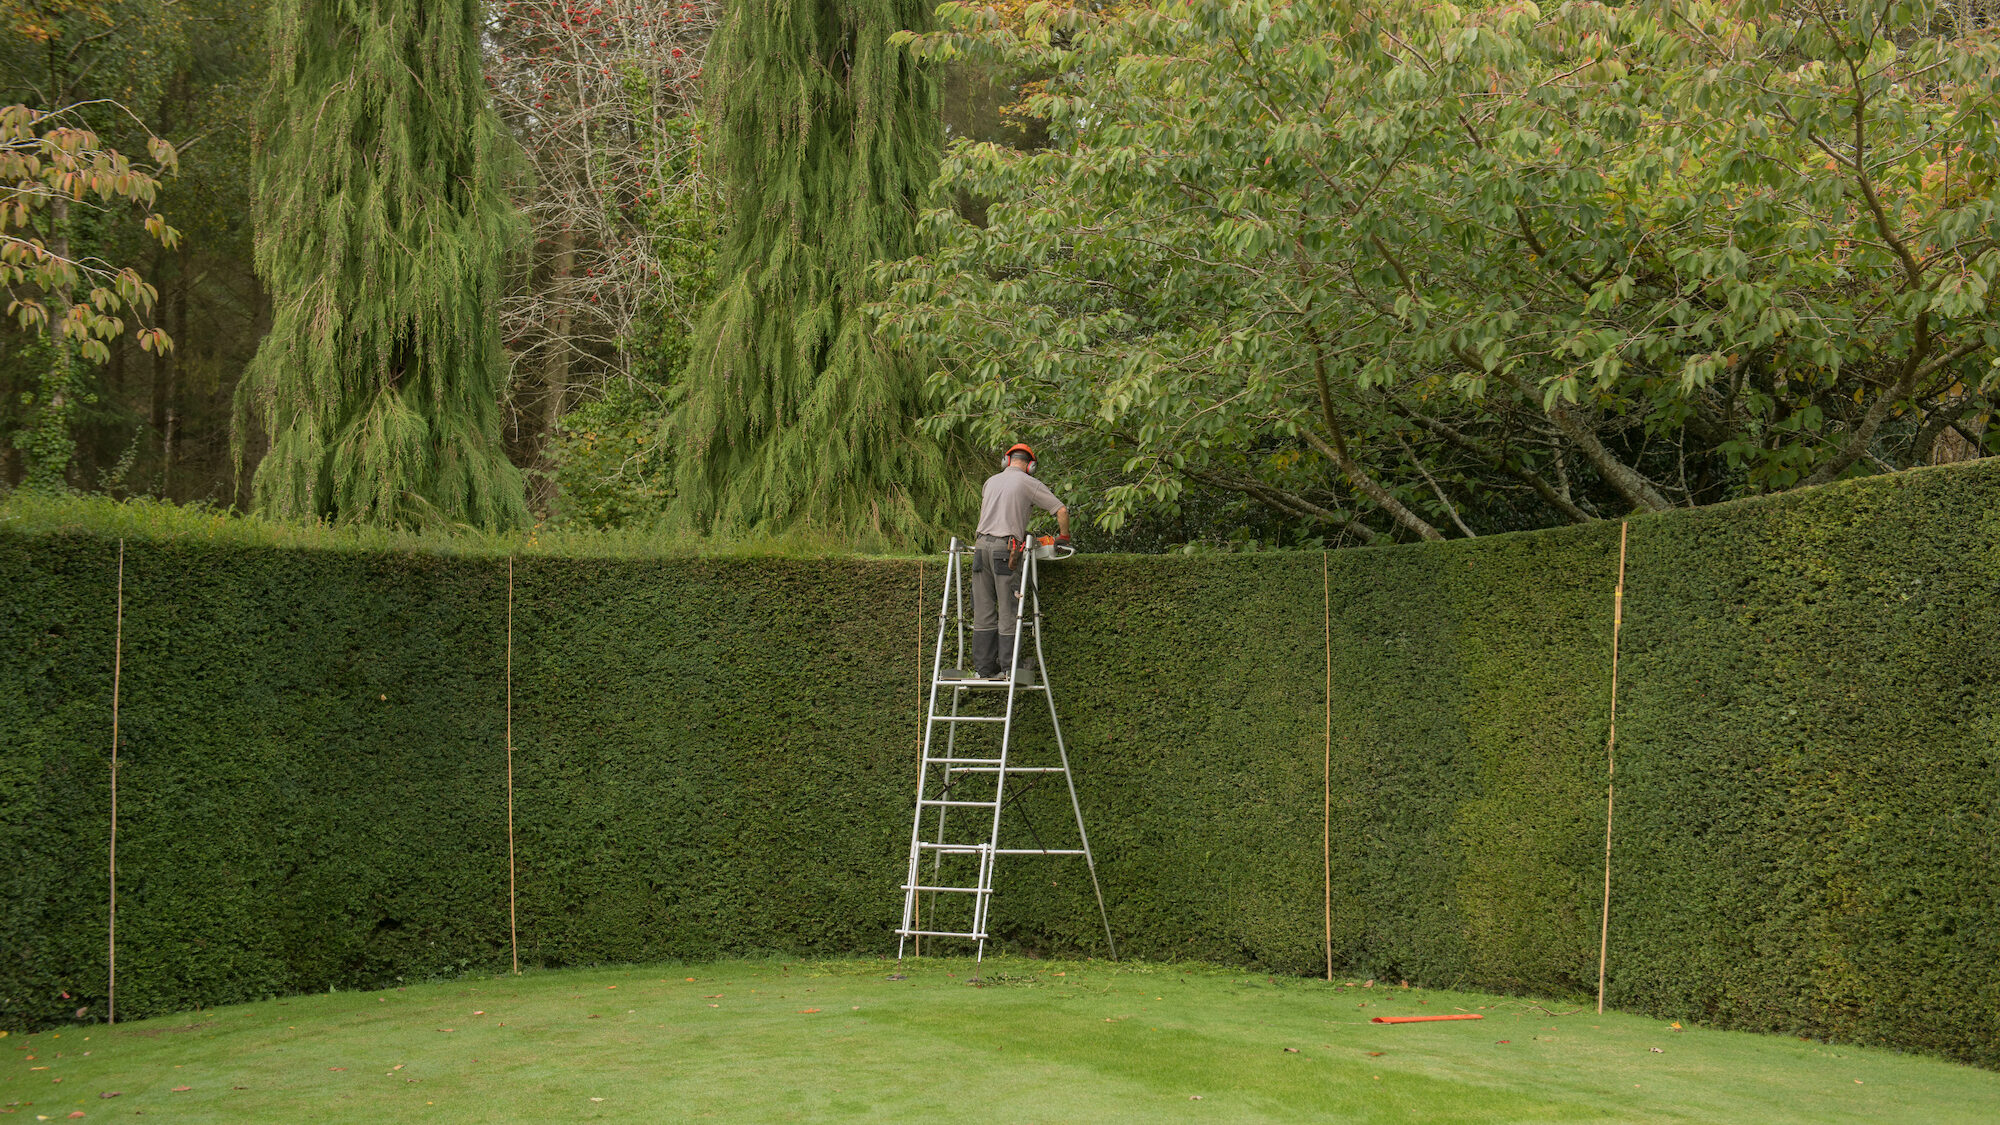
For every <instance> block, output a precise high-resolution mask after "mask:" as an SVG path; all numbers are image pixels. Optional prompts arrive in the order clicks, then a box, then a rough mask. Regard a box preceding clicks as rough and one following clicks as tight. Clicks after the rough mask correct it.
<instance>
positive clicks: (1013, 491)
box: [979, 469, 1063, 539]
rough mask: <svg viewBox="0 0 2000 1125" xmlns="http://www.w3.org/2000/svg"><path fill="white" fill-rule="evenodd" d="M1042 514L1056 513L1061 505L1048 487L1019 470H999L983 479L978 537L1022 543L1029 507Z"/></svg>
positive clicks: (1026, 531)
mask: <svg viewBox="0 0 2000 1125" xmlns="http://www.w3.org/2000/svg"><path fill="white" fill-rule="evenodd" d="M1030 505H1033V506H1034V507H1036V508H1040V509H1042V510H1043V511H1045V512H1054V511H1059V510H1060V509H1061V508H1062V507H1063V502H1062V501H1060V500H1058V499H1056V494H1055V493H1053V492H1050V491H1049V486H1048V485H1046V484H1043V483H1042V482H1041V481H1038V480H1036V479H1035V478H1034V477H1033V476H1031V475H1029V474H1028V473H1027V472H1026V471H1024V470H1021V469H1002V470H1000V471H999V472H997V473H994V474H993V475H992V476H990V477H987V478H986V487H985V488H984V489H983V490H981V492H980V495H979V534H981V535H998V536H1001V537H1002V538H1006V537H1012V538H1015V539H1024V538H1026V537H1027V534H1028V516H1029V514H1030V512H1029V506H1030Z"/></svg>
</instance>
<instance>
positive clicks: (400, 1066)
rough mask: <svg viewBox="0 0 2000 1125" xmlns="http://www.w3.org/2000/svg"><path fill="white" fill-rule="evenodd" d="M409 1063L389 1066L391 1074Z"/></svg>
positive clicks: (474, 1060) (476, 1060)
mask: <svg viewBox="0 0 2000 1125" xmlns="http://www.w3.org/2000/svg"><path fill="white" fill-rule="evenodd" d="M472 1061H473V1062H478V1061H479V1060H478V1059H473V1060H472ZM408 1065H410V1064H408V1063H397V1064H396V1065H395V1066H392V1067H390V1068H389V1073H390V1074H394V1073H396V1072H397V1071H399V1070H401V1069H403V1068H404V1067H406V1066H408Z"/></svg>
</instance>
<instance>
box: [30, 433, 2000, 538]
mask: <svg viewBox="0 0 2000 1125" xmlns="http://www.w3.org/2000/svg"><path fill="white" fill-rule="evenodd" d="M1934 474H1963V475H1965V476H1966V478H1967V481H1968V483H1971V482H1972V481H1973V480H1974V479H1984V478H1986V477H1990V476H1994V475H2000V458H1985V459H1981V460H1977V461H1970V462H1965V463H1962V464H1957V465H1939V466H1934V467H1930V468H1922V469H1909V470H1905V471H1903V472H1899V473H1894V474H1889V476H1890V477H1891V478H1892V479H1894V480H1895V481H1897V482H1898V483H1907V482H1911V481H1914V480H1916V479H1918V478H1923V477H1928V476H1931V475H1934ZM1882 483H1883V478H1881V477H1856V478H1852V479H1849V480H1844V481H1836V482H1834V483H1833V484H1829V485H1824V486H1822V487H1820V488H1816V489H1794V490H1792V491H1790V492H1784V493H1779V494H1777V495H1774V496H1753V497H1746V498H1744V499H1741V500H1733V501H1730V502H1728V503H1725V504H1715V505H1710V506H1708V507H1706V508H1702V509H1697V510H1698V511H1701V512H1709V513H1715V512H1726V511H1729V510H1732V509H1741V508H1744V507H1750V506H1763V505H1772V504H1777V505H1787V504H1793V503H1798V502H1800V501H1802V500H1804V499H1806V498H1809V497H1813V496H1820V495H1825V494H1827V493H1829V492H1840V491H1844V490H1852V489H1867V488H1879V487H1880V486H1881V485H1882ZM1682 514H1683V513H1682V512H1679V511H1675V512H1662V513H1646V514H1634V515H1632V516H1630V517H1614V518H1611V519H1607V520H1605V521H1602V522H1604V523H1616V522H1617V520H1618V518H1629V519H1630V520H1631V521H1632V522H1633V523H1634V524H1635V525H1636V524H1638V523H1641V522H1644V521H1652V520H1662V519H1665V520H1672V519H1675V518H1678V517H1679V516H1680V515H1682ZM1589 526H1590V525H1583V527H1581V528H1579V527H1567V528H1550V529H1544V530H1540V531H1517V532H1503V533H1497V534H1494V535H1486V536H1481V537H1480V538H1479V539H1478V540H1477V542H1491V541H1494V540H1506V539H1515V538H1519V537H1523V536H1540V535H1565V534H1574V533H1576V532H1578V531H1581V530H1585V529H1587V528H1588V527H1589ZM5 533H12V534H24V535H97V536H104V537H107V538H119V537H123V538H130V539H141V540H149V541H156V542H161V541H181V542H191V543H208V544H212V545H215V546H236V547H277V548H285V549H293V550H324V551H346V552H370V551H374V552H393V553H401V554H437V555H451V556H460V557H474V558H477V557H487V558H505V557H507V556H510V555H534V556H548V557H559V558H560V557H571V558H607V559H647V558H659V559H680V558H703V557H711V558H715V557H719V558H773V557H778V558H815V559H823V558H855V559H870V560H877V561H905V562H907V561H910V560H913V559H915V558H918V557H920V556H915V555H856V554H855V553H854V552H852V551H849V550H847V549H846V548H844V547H843V546H842V545H840V544H839V543H838V542H835V541H831V540H813V539H811V538H800V537H793V538H787V539H755V540H742V541H725V540H718V539H690V538H688V537H686V536H681V535H671V534H666V533H662V532H653V531H645V530H619V531H570V530H560V529H550V528H543V527H539V526H538V527H535V528H531V529H529V530H528V531H525V532H520V533H512V534H491V533H487V532H481V531H478V530H475V529H472V528H458V529H455V530H452V531H449V532H444V531H437V532H411V531H394V530H385V529H381V528H374V527H364V526H359V525H352V524H341V525H333V524H297V523H279V522H273V521H270V520H265V519H261V518H257V517H254V516H253V517H245V516H238V515H232V514H230V513H228V512H226V511H223V510H221V509H218V508H211V507H206V506H203V505H188V506H180V505H175V504H172V503H166V502H161V501H154V500H150V499H145V498H138V499H133V500H128V501H125V502H122V503H121V502H119V501H115V500H111V499H109V498H106V497H100V496H48V495H43V494H37V493H28V492H15V493H13V494H12V495H10V496H7V497H5V498H4V499H0V534H5ZM1466 542H1468V541H1465V540H1449V541H1447V542H1446V543H1443V544H1431V543H1419V544H1398V545H1397V547H1398V548H1404V549H1408V548H1414V549H1417V550H1452V549H1455V548H1457V547H1460V546H1463V545H1464V543H1466ZM1387 549H1389V548H1385V547H1377V548H1353V549H1352V550H1361V551H1377V550H1387ZM1280 553H1286V552H1280ZM921 557H925V558H928V557H929V556H928V555H925V556H921ZM1097 557H1102V556H1097Z"/></svg>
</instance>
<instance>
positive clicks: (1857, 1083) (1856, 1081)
mask: <svg viewBox="0 0 2000 1125" xmlns="http://www.w3.org/2000/svg"><path fill="white" fill-rule="evenodd" d="M1854 1084H1855V1085H1856V1086H1859V1085H1861V1079H1859V1078H1857V1079H1855V1080H1854Z"/></svg>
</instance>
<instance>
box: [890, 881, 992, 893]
mask: <svg viewBox="0 0 2000 1125" xmlns="http://www.w3.org/2000/svg"><path fill="white" fill-rule="evenodd" d="M903 889H904V890H906V891H944V892H946V893H948V894H961V895H990V894H992V893H993V891H992V889H991V888H989V887H927V886H922V885H919V886H911V885H910V884H908V883H904V884H903Z"/></svg>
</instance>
